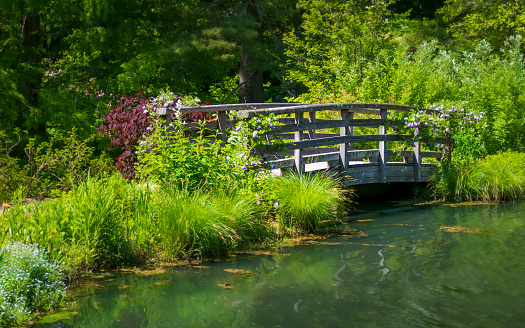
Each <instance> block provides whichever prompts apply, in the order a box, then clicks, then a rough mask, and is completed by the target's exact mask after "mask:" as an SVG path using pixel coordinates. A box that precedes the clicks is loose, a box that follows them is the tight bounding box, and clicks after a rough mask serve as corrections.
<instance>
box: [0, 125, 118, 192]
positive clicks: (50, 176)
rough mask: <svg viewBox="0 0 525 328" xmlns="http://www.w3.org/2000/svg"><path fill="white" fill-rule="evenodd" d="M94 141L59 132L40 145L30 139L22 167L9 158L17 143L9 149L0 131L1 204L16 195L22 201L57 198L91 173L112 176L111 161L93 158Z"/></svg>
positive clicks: (15, 159) (19, 162)
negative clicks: (29, 198) (109, 174)
mask: <svg viewBox="0 0 525 328" xmlns="http://www.w3.org/2000/svg"><path fill="white" fill-rule="evenodd" d="M19 136H20V133H19ZM92 139H93V137H91V138H88V139H84V140H80V138H79V136H78V134H77V131H76V130H75V129H73V130H71V131H69V132H65V131H56V132H55V134H54V135H53V136H51V138H50V139H49V140H48V141H45V142H41V143H37V142H36V140H35V139H29V143H28V144H27V145H26V147H25V148H24V151H25V154H26V158H25V159H24V160H25V163H23V162H22V161H21V160H20V159H18V158H14V157H11V156H10V150H11V149H12V148H13V147H14V146H16V145H17V143H14V144H11V145H8V143H7V137H6V136H5V134H4V133H3V132H2V131H0V152H1V153H0V201H8V200H13V198H14V195H15V194H18V195H20V197H22V198H24V197H48V196H56V195H58V194H60V192H63V191H68V190H71V188H72V187H73V185H75V184H76V183H78V182H79V181H81V180H82V179H84V178H85V177H86V176H87V175H88V173H89V174H91V175H93V176H98V175H101V174H102V175H103V174H106V173H108V172H110V171H111V170H112V169H111V163H110V159H109V157H107V156H106V154H105V153H102V154H101V155H99V156H94V151H95V149H94V147H91V146H89V145H88V144H89V142H90V141H91V140H92Z"/></svg>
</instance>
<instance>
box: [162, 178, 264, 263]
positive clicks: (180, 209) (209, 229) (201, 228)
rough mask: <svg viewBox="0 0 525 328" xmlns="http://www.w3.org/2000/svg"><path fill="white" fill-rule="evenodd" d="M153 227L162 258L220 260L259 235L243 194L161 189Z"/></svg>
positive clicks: (252, 209) (251, 207) (252, 210)
mask: <svg viewBox="0 0 525 328" xmlns="http://www.w3.org/2000/svg"><path fill="white" fill-rule="evenodd" d="M154 206H155V208H156V211H157V220H158V221H157V224H158V227H159V238H160V245H161V247H162V250H163V252H164V257H167V258H176V257H180V256H181V255H183V256H184V255H190V256H192V255H193V256H195V255H196V256H210V255H211V256H216V257H220V256H223V255H224V254H225V253H226V252H227V251H229V250H231V249H232V248H233V247H235V246H236V245H237V244H239V243H240V242H242V240H243V239H249V238H246V237H248V236H250V235H251V236H253V235H257V234H258V233H260V232H261V231H263V230H262V229H261V228H260V225H261V223H260V221H259V220H258V219H257V218H256V208H255V204H254V201H253V200H252V199H251V198H250V197H249V196H248V194H247V193H243V192H242V191H241V192H240V193H238V194H231V193H226V192H224V191H223V192H218V193H215V194H211V193H206V192H204V191H197V192H193V193H190V192H188V191H187V190H180V189H178V188H176V187H170V186H166V185H165V186H163V188H161V191H160V192H159V194H158V195H157V197H156V200H155V205H154Z"/></svg>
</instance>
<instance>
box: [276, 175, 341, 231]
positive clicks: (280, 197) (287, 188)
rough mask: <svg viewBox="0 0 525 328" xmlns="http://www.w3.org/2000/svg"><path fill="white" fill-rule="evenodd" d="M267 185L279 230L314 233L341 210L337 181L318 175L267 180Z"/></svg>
mask: <svg viewBox="0 0 525 328" xmlns="http://www.w3.org/2000/svg"><path fill="white" fill-rule="evenodd" d="M268 186H269V190H270V195H269V197H270V198H271V199H273V200H275V202H274V203H273V204H272V206H273V207H274V208H275V211H276V213H277V215H278V220H279V222H278V223H279V226H280V228H281V229H283V230H285V229H289V231H294V230H295V231H299V232H315V231H317V230H318V229H319V228H320V227H321V226H323V224H324V223H326V221H329V220H333V219H334V218H335V217H336V215H337V214H338V213H340V212H339V211H340V210H341V209H342V204H343V200H344V193H343V191H342V190H341V189H338V187H339V182H338V181H337V180H336V179H334V178H332V177H330V176H328V175H324V174H322V173H319V174H306V173H305V174H295V173H291V174H285V175H282V176H277V177H271V178H270V179H269V181H268Z"/></svg>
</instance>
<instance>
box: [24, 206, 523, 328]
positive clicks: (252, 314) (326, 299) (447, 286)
mask: <svg viewBox="0 0 525 328" xmlns="http://www.w3.org/2000/svg"><path fill="white" fill-rule="evenodd" d="M347 226H348V227H349V228H352V229H358V230H360V231H362V232H364V233H365V234H366V236H363V237H359V238H355V237H354V238H343V237H340V238H331V239H326V240H321V241H320V242H319V243H314V244H310V245H303V246H295V247H290V248H282V249H281V250H280V251H279V254H266V255H264V254H262V255H261V254H260V255H247V254H239V255H237V256H236V257H234V259H233V261H222V262H207V263H203V264H200V265H195V266H184V267H168V268H165V270H164V272H162V273H159V274H156V275H146V276H138V275H136V274H133V273H124V274H123V273H119V274H106V275H103V276H100V277H95V278H93V279H92V280H90V281H89V283H86V284H85V287H83V288H82V289H81V290H79V291H77V296H76V297H75V301H76V306H75V307H74V308H73V309H70V310H68V311H69V312H63V313H59V314H58V315H53V316H51V317H49V318H47V319H45V318H44V321H45V320H47V322H48V323H40V324H34V325H33V327H40V328H41V327H97V328H98V327H365V326H366V327H428V326H439V327H517V326H522V325H523V320H524V318H525V203H509V204H500V205H474V206H457V207H427V208H419V209H412V210H407V211H398V212H396V213H390V214H377V213H376V214H365V215H360V216H359V220H358V221H353V222H349V223H348V224H347ZM60 316H62V319H61V320H58V319H59V317H60ZM54 320H56V321H54ZM51 321H54V322H51ZM50 322H51V323H50Z"/></svg>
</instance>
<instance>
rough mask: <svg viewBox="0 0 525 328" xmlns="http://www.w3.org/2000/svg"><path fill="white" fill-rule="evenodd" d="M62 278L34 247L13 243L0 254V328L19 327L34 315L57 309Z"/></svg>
mask: <svg viewBox="0 0 525 328" xmlns="http://www.w3.org/2000/svg"><path fill="white" fill-rule="evenodd" d="M63 278H64V276H63V274H62V273H61V272H60V270H59V267H58V265H57V264H56V263H51V262H50V261H48V260H47V258H46V254H45V253H44V252H43V251H41V250H39V249H38V247H37V245H25V244H22V243H14V244H11V245H9V246H7V247H4V248H2V249H1V250H0V327H5V326H9V325H20V324H22V323H23V322H24V321H26V320H28V319H30V318H31V314H32V313H35V312H44V311H49V310H51V309H52V308H55V307H58V306H60V305H61V304H62V303H63V301H64V298H65V296H66V285H65V284H64V283H63V281H62V280H63Z"/></svg>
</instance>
